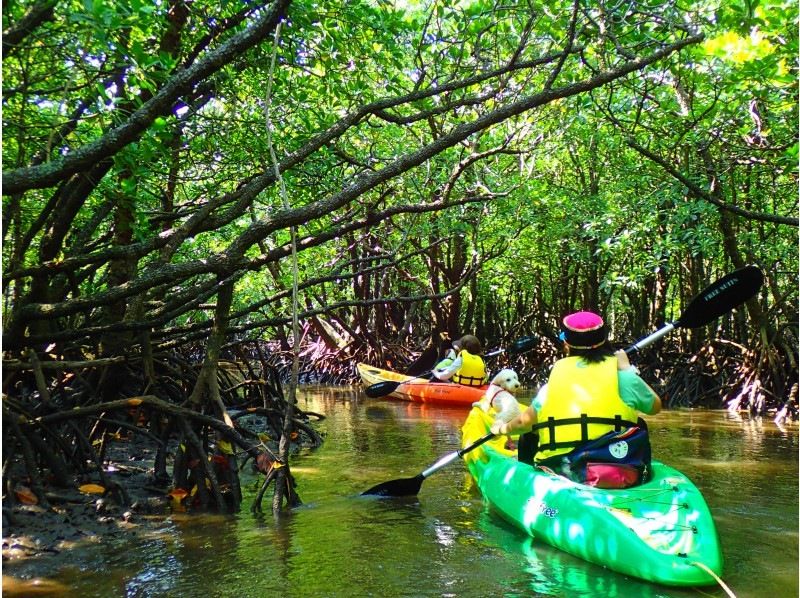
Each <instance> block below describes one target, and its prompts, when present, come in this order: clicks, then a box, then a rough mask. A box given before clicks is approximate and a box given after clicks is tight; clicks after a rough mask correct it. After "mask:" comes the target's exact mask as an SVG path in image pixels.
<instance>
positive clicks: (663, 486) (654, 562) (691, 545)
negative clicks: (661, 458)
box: [462, 408, 722, 586]
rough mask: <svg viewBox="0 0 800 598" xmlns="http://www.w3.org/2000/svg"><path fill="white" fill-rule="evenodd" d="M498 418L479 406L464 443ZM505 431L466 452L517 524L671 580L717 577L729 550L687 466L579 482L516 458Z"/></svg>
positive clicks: (488, 493)
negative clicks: (635, 481) (621, 482)
mask: <svg viewBox="0 0 800 598" xmlns="http://www.w3.org/2000/svg"><path fill="white" fill-rule="evenodd" d="M491 422H492V419H491V417H490V416H489V415H486V414H485V413H484V412H483V411H481V410H480V409H477V408H473V409H472V410H471V411H470V413H469V416H468V417H467V420H466V422H465V423H464V426H463V428H462V446H467V445H468V444H471V443H472V442H474V441H475V440H477V439H478V438H480V437H481V436H483V435H485V434H486V433H487V432H488V431H489V427H490V426H491ZM505 443H506V437H505V436H500V437H498V438H497V439H494V440H491V441H489V442H487V443H485V444H483V445H482V446H480V447H478V448H477V449H474V450H472V451H470V452H468V453H466V454H465V455H464V459H465V460H466V462H467V466H468V467H469V471H470V473H471V474H472V476H473V478H475V481H476V483H477V485H478V487H479V488H480V491H481V493H482V494H483V496H484V498H485V500H486V501H487V502H488V503H489V505H490V506H491V507H492V509H493V510H494V511H496V512H497V513H499V514H500V515H501V516H502V517H503V518H504V519H506V520H508V521H509V522H511V523H512V524H514V525H515V526H516V527H518V528H520V529H521V530H523V531H524V532H526V533H528V534H530V535H531V536H533V538H534V539H535V540H541V541H543V542H546V543H547V544H550V545H551V546H554V547H555V548H558V549H560V550H563V551H564V552H568V553H569V554H572V555H574V556H577V557H580V558H582V559H585V560H587V561H589V562H592V563H596V564H598V565H602V566H604V567H608V568H609V569H612V570H614V571H617V572H619V573H623V574H625V575H630V576H633V577H637V578H640V579H644V580H647V581H651V582H655V583H659V584H663V585H669V586H703V585H711V584H715V583H717V579H718V577H719V576H720V575H721V574H722V552H721V550H720V545H719V539H718V536H717V530H716V527H715V525H714V521H713V519H712V517H711V513H710V512H709V509H708V506H707V505H706V502H705V499H704V498H703V495H702V494H701V493H700V491H699V490H698V489H697V487H696V486H695V485H694V484H693V483H692V482H691V481H690V480H689V479H688V478H687V477H686V476H685V475H684V474H682V473H681V472H680V471H678V470H677V469H674V468H672V467H669V466H668V465H665V464H663V463H660V462H657V461H653V478H652V480H650V481H649V482H647V483H646V484H642V485H640V486H636V487H635V488H627V489H622V490H604V489H597V488H592V487H590V486H585V485H582V484H576V483H574V482H571V481H570V480H568V479H566V478H564V477H562V476H558V475H554V474H550V473H547V472H545V471H542V470H540V469H538V468H535V467H532V466H530V465H527V464H525V463H520V462H519V461H517V459H516V453H515V452H512V451H509V450H507V449H506V448H505V447H504V445H505Z"/></svg>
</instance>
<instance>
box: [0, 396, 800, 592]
mask: <svg viewBox="0 0 800 598" xmlns="http://www.w3.org/2000/svg"><path fill="white" fill-rule="evenodd" d="M300 407H301V408H302V409H304V410H308V411H315V412H318V413H322V414H325V415H326V419H325V420H324V421H322V422H321V423H320V424H319V425H318V427H319V428H320V429H321V430H322V431H324V432H325V434H326V441H325V443H324V445H323V446H322V447H321V448H320V449H318V450H316V451H314V452H308V453H306V454H304V455H302V456H300V457H298V458H297V459H295V461H293V463H292V469H293V472H294V475H295V477H296V478H297V482H298V488H297V490H298V493H299V495H300V497H301V499H302V500H303V502H304V504H303V506H302V507H300V508H298V509H295V510H293V511H292V512H290V513H288V514H285V515H282V516H281V517H279V518H277V519H276V518H273V517H272V515H271V514H265V515H262V516H254V515H252V514H251V513H250V512H249V510H248V509H249V505H250V503H251V502H252V498H253V496H254V495H255V491H256V486H255V485H254V484H256V483H257V480H255V478H251V479H250V481H249V483H246V488H245V489H244V490H245V493H246V497H245V504H246V509H245V510H244V511H243V512H242V513H240V514H238V515H235V516H186V515H176V516H174V517H173V518H171V520H170V523H169V525H168V526H166V527H165V529H164V530H162V531H160V532H159V533H156V534H142V535H140V536H135V537H129V536H128V535H127V534H125V535H124V537H120V538H118V539H111V540H108V541H106V542H105V543H104V544H103V545H99V546H94V547H90V548H81V549H78V550H76V551H75V552H74V554H72V555H70V557H71V558H70V565H69V566H67V567H63V568H61V569H59V570H58V571H56V572H55V573H54V574H52V575H50V576H49V579H50V580H52V581H55V582H59V583H60V584H63V586H64V587H66V588H69V590H68V591H67V592H66V593H65V594H66V595H75V596H86V597H88V596H103V597H107V596H108V597H113V596H198V597H211V596H231V597H233V596H236V597H246V596H254V597H255V596H259V597H264V596H290V597H298V598H300V597H306V596H379V597H386V596H443V597H447V596H467V597H470V596H476V597H483V596H620V597H633V596H635V597H640V596H641V597H673V596H674V597H683V596H726V593H725V592H724V591H723V589H722V588H720V587H714V586H712V587H707V588H702V589H691V588H690V589H674V588H665V587H661V586H656V585H652V584H648V583H645V582H640V581H637V580H635V579H631V578H628V577H625V576H622V575H619V574H616V573H613V572H611V571H608V570H606V569H604V568H602V567H598V566H596V565H592V564H589V563H586V562H583V561H581V560H579V559H576V558H574V557H571V556H569V555H566V554H564V553H561V552H559V551H557V550H555V549H553V548H551V547H549V546H547V545H543V544H540V543H537V542H534V541H532V540H531V539H530V538H529V537H527V536H526V535H525V534H522V533H521V532H519V531H517V530H516V529H515V528H513V527H511V526H509V525H508V524H506V523H505V522H503V521H502V520H500V519H499V518H498V517H496V516H495V515H494V514H493V513H492V512H491V511H489V510H488V509H487V507H486V506H485V505H484V504H483V502H482V500H481V497H480V495H479V494H478V493H477V492H476V491H475V489H474V487H473V485H472V484H471V480H470V477H469V475H468V474H467V473H466V468H465V467H464V465H463V463H461V462H460V461H455V462H453V463H452V464H450V465H449V466H448V467H446V468H444V469H442V470H440V471H438V472H437V473H435V474H434V475H432V476H431V477H430V478H428V479H427V480H425V482H424V483H423V485H422V489H421V491H420V493H419V495H418V496H417V497H414V498H410V499H378V498H374V497H362V496H360V495H359V494H360V493H361V492H362V491H364V490H366V489H367V488H369V487H371V486H373V485H374V484H376V483H379V482H383V481H388V480H392V479H397V478H405V477H413V476H414V475H416V474H418V473H420V472H421V471H422V470H423V469H426V468H427V467H428V466H430V465H431V464H432V463H434V462H435V461H437V460H438V459H439V458H440V457H441V456H443V455H445V454H447V453H450V452H452V451H455V450H457V449H458V448H459V445H458V442H459V428H460V425H461V423H462V421H463V419H464V416H465V415H466V411H465V410H458V409H452V408H447V409H444V408H437V407H434V406H425V405H416V404H411V403H404V402H400V401H394V400H392V399H367V398H366V397H365V396H364V395H363V393H361V392H360V391H358V390H357V389H355V388H323V387H307V388H304V389H302V392H301V394H300ZM649 421H650V432H651V436H652V444H653V450H654V454H655V455H656V456H657V458H658V459H659V460H661V461H664V462H666V463H668V464H670V465H672V466H674V467H677V468H678V469H680V470H681V471H683V472H684V473H686V474H687V475H689V477H690V478H692V480H693V481H694V482H695V483H696V484H697V486H698V487H699V488H700V490H701V491H702V492H703V494H704V496H705V497H706V500H707V502H708V504H709V506H710V508H711V512H712V514H713V515H714V519H715V521H716V523H717V528H718V532H719V535H720V537H721V539H722V545H723V550H724V557H725V568H724V573H723V580H724V582H725V583H726V584H727V585H728V586H729V587H730V589H731V590H732V591H733V592H734V593H735V594H736V596H738V597H739V598H745V597H756V596H758V597H760V596H773V597H775V598H777V597H785V596H797V595H798V429H797V425H796V424H794V425H792V426H790V427H789V428H788V429H786V430H784V431H782V430H780V429H779V428H778V427H777V426H775V424H774V423H773V422H772V421H771V420H769V419H767V420H750V419H748V418H738V417H736V416H731V415H730V414H727V413H725V412H722V411H691V412H690V411H674V412H673V411H668V412H663V413H661V414H659V415H658V416H657V417H652V418H650V420H649ZM270 494H271V493H270ZM265 504H268V501H265ZM3 573H4V574H5V575H15V576H19V577H34V576H41V573H37V565H36V564H35V563H31V562H28V563H24V564H15V563H4V567H3Z"/></svg>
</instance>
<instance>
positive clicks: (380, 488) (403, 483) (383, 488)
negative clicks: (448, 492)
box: [361, 474, 425, 496]
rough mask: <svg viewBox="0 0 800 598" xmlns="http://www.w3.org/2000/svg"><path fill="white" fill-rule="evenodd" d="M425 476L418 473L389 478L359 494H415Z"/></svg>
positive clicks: (417, 492)
mask: <svg viewBox="0 0 800 598" xmlns="http://www.w3.org/2000/svg"><path fill="white" fill-rule="evenodd" d="M424 479H425V478H424V477H423V476H422V474H419V475H417V476H415V477H413V478H402V479H400V480H391V481H389V482H383V483H382V484H378V485H377V486H373V487H372V488H370V489H369V490H365V491H364V492H362V493H361V496H416V495H417V494H419V490H420V488H422V481H423V480H424Z"/></svg>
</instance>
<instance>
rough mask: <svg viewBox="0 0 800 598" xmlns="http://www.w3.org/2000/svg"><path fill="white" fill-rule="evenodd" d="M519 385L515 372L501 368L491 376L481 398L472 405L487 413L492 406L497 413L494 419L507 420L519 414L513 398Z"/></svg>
mask: <svg viewBox="0 0 800 598" xmlns="http://www.w3.org/2000/svg"><path fill="white" fill-rule="evenodd" d="M519 387H520V383H519V376H517V372H515V371H514V370H509V369H508V368H506V369H502V370H500V371H499V372H498V373H497V375H496V376H495V377H494V378H492V381H491V383H490V384H489V388H488V389H487V390H486V393H485V394H484V395H483V397H481V400H480V401H477V402H475V403H473V404H472V406H473V407H480V408H481V409H482V410H483V412H484V413H489V409H490V408H492V407H494V410H495V412H496V413H497V414H496V415H495V421H504V422H509V421H511V420H512V419H514V418H515V417H517V416H518V415H519V414H520V408H519V403H518V402H517V399H515V398H514V395H515V394H516V392H517V391H518V390H519Z"/></svg>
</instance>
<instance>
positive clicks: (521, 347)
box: [506, 336, 540, 355]
mask: <svg viewBox="0 0 800 598" xmlns="http://www.w3.org/2000/svg"><path fill="white" fill-rule="evenodd" d="M539 343H540V340H539V337H538V336H523V337H522V338H519V339H517V340H515V341H514V342H513V343H511V344H510V345H509V347H508V349H506V352H507V353H510V354H512V355H516V354H518V353H525V352H526V351H530V350H531V349H533V348H534V347H535V346H536V345H538V344H539Z"/></svg>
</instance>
